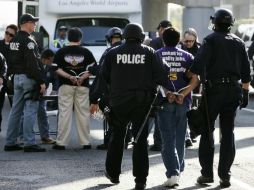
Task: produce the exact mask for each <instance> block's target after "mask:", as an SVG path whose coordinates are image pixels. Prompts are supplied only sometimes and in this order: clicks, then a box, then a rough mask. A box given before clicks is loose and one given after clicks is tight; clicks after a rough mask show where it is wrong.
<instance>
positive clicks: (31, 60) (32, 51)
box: [8, 31, 44, 84]
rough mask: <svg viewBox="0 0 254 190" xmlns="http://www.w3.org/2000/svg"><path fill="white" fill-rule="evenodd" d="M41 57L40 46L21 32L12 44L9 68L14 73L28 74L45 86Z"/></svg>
mask: <svg viewBox="0 0 254 190" xmlns="http://www.w3.org/2000/svg"><path fill="white" fill-rule="evenodd" d="M39 57H40V56H39V50H38V46H37V43H36V42H35V40H34V39H33V37H32V36H31V35H30V34H29V33H27V32H25V31H19V32H18V34H17V35H16V36H15V37H14V38H13V40H12V41H11V43H10V54H9V61H10V64H9V68H10V70H11V71H12V73H13V74H26V75H27V76H28V77H29V78H32V79H34V80H36V81H37V83H38V84H43V83H44V76H43V73H42V72H41V68H40V65H39ZM9 68H8V69H9Z"/></svg>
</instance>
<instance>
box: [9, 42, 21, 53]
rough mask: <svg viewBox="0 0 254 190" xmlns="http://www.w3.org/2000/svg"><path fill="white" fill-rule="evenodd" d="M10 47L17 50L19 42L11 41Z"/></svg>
mask: <svg viewBox="0 0 254 190" xmlns="http://www.w3.org/2000/svg"><path fill="white" fill-rule="evenodd" d="M10 49H11V50H16V51H18V50H19V43H18V42H11V43H10Z"/></svg>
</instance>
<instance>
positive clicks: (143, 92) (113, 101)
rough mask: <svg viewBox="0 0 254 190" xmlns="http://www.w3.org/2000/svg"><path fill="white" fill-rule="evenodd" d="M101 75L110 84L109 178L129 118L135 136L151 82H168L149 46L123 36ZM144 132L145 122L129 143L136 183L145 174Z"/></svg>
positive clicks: (117, 169) (114, 173) (116, 171)
mask: <svg viewBox="0 0 254 190" xmlns="http://www.w3.org/2000/svg"><path fill="white" fill-rule="evenodd" d="M127 26H128V25H127ZM125 30H126V29H125ZM102 75H103V77H104V78H105V80H106V82H107V84H109V87H110V98H109V104H110V106H111V114H110V117H111V119H110V123H109V124H110V125H111V126H112V128H113V132H112V135H111V138H110V142H109V147H108V152H107V158H106V172H107V174H108V175H109V176H110V177H111V178H114V179H118V178H119V175H120V173H121V162H122V157H123V148H124V138H125V134H126V125H127V123H128V122H129V121H131V122H132V133H133V136H134V138H135V137H136V135H137V133H138V130H139V128H140V127H141V124H142V122H143V121H144V118H145V114H146V113H147V112H148V110H149V107H150V104H151V101H152V99H153V92H154V88H155V83H160V84H164V86H165V85H166V84H165V83H168V80H167V72H166V71H165V70H164V69H163V65H162V63H159V62H158V61H157V59H156V56H155V53H154V50H153V49H152V48H150V47H148V46H145V45H142V44H141V42H138V41H135V40H134V41H132V40H127V41H126V43H125V44H123V45H121V46H118V47H116V48H113V49H111V50H110V51H109V52H108V53H107V55H106V57H105V62H104V64H103V66H102ZM147 136H148V126H147V125H146V127H145V128H144V130H143V132H142V133H141V136H140V138H139V140H138V142H137V144H134V147H133V175H134V176H135V177H136V178H135V182H136V185H137V183H141V184H144V183H145V182H146V177H147V175H148V168H149V164H148V152H147ZM111 181H112V180H111ZM116 181H117V180H116Z"/></svg>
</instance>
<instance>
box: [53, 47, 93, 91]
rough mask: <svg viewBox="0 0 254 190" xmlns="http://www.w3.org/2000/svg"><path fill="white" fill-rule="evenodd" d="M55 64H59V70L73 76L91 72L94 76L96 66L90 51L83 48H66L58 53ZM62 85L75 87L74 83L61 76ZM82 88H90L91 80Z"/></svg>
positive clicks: (84, 83) (87, 80) (85, 82)
mask: <svg viewBox="0 0 254 190" xmlns="http://www.w3.org/2000/svg"><path fill="white" fill-rule="evenodd" d="M54 62H55V63H56V64H57V69H58V68H61V69H62V70H63V71H65V72H67V73H69V74H70V75H73V76H78V75H82V72H84V71H89V72H90V73H91V74H93V72H92V70H93V67H95V66H96V61H95V58H94V56H93V54H92V52H90V51H89V50H88V49H86V48H84V47H81V46H66V47H63V48H62V49H60V50H59V51H57V53H56V55H55V60H54ZM59 80H60V85H62V84H68V85H73V84H72V82H71V81H70V80H69V79H67V78H64V77H61V76H59ZM82 86H86V87H88V86H89V79H86V80H85V81H84V82H83V84H82Z"/></svg>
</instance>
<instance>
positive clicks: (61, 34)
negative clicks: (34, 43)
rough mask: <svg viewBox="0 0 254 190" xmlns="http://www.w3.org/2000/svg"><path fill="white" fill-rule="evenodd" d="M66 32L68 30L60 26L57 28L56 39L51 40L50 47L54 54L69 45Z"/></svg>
mask: <svg viewBox="0 0 254 190" xmlns="http://www.w3.org/2000/svg"><path fill="white" fill-rule="evenodd" d="M67 31H68V29H67V27H66V26H60V27H59V28H58V37H57V38H56V39H55V40H53V44H52V45H51V49H52V50H53V51H54V52H57V51H58V50H59V49H60V48H62V47H64V46H66V45H68V44H69V41H68V40H67Z"/></svg>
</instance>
